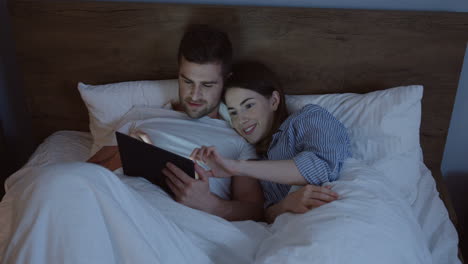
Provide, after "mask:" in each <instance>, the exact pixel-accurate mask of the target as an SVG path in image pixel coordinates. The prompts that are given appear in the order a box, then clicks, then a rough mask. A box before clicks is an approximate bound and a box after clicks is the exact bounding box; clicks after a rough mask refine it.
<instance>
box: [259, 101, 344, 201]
mask: <svg viewBox="0 0 468 264" xmlns="http://www.w3.org/2000/svg"><path fill="white" fill-rule="evenodd" d="M350 156H351V151H350V141H349V137H348V132H347V131H346V128H345V127H344V126H343V124H341V123H340V122H339V121H338V120H337V119H336V118H335V117H334V116H333V115H332V114H330V113H329V112H328V111H327V110H325V109H324V108H322V107H320V106H318V105H313V104H309V105H306V106H304V107H303V108H302V109H301V110H300V111H298V112H296V113H294V114H292V115H290V116H289V117H288V118H287V119H286V120H285V121H284V122H283V124H281V126H280V128H279V130H278V131H277V132H276V133H275V134H273V138H272V141H271V144H270V146H269V149H268V152H267V154H266V157H265V158H267V159H269V160H290V159H292V160H294V162H295V164H296V166H297V168H298V170H299V172H300V173H301V175H302V176H304V178H305V179H306V180H307V182H308V183H309V184H314V185H322V184H323V183H326V182H330V181H335V180H337V179H338V177H339V173H340V170H341V167H342V165H343V161H344V160H345V159H346V158H348V157H350ZM261 184H262V187H263V192H264V194H265V206H270V205H272V204H275V203H277V202H279V201H281V200H282V199H284V198H285V197H286V195H287V194H288V192H289V189H290V188H291V186H290V185H287V184H279V183H273V182H269V181H262V182H261Z"/></svg>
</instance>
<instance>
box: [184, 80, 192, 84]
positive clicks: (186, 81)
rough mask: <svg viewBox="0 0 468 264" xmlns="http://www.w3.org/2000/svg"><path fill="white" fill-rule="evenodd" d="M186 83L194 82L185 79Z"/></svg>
mask: <svg viewBox="0 0 468 264" xmlns="http://www.w3.org/2000/svg"><path fill="white" fill-rule="evenodd" d="M184 83H187V84H191V83H192V82H191V81H189V80H184Z"/></svg>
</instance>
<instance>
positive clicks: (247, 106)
mask: <svg viewBox="0 0 468 264" xmlns="http://www.w3.org/2000/svg"><path fill="white" fill-rule="evenodd" d="M253 106H254V104H246V105H245V108H247V109H250V108H252V107H253Z"/></svg>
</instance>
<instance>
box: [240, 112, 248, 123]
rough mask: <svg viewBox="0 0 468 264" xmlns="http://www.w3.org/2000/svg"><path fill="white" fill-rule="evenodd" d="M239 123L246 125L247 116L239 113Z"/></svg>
mask: <svg viewBox="0 0 468 264" xmlns="http://www.w3.org/2000/svg"><path fill="white" fill-rule="evenodd" d="M239 121H240V123H241V124H245V123H247V122H248V121H249V117H248V115H247V114H246V113H243V112H241V113H240V114H239Z"/></svg>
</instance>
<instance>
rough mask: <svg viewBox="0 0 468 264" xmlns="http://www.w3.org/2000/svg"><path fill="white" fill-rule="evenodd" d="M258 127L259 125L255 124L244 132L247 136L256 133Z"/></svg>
mask: <svg viewBox="0 0 468 264" xmlns="http://www.w3.org/2000/svg"><path fill="white" fill-rule="evenodd" d="M256 127H257V124H253V125H250V126H248V127H246V128H243V129H242V131H243V132H244V134H245V135H250V134H252V133H253V132H254V131H255V128H256Z"/></svg>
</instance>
